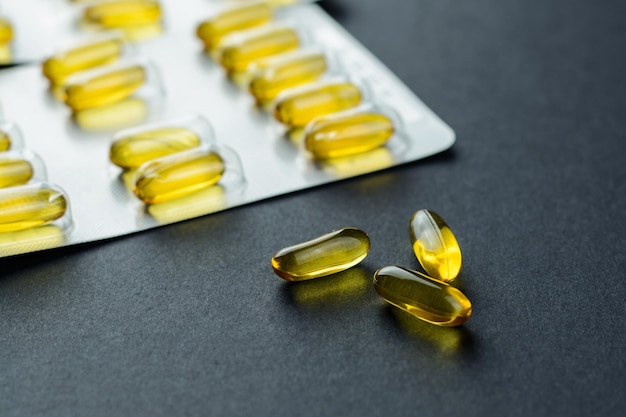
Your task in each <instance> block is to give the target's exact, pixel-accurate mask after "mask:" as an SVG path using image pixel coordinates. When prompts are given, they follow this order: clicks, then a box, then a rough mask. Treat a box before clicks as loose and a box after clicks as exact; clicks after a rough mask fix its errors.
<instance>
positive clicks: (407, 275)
mask: <svg viewBox="0 0 626 417" xmlns="http://www.w3.org/2000/svg"><path fill="white" fill-rule="evenodd" d="M374 288H375V289H376V291H377V292H378V294H380V296H381V297H382V298H383V299H384V300H385V301H387V302H388V303H389V304H392V305H394V306H396V307H399V308H401V309H402V310H404V311H407V312H408V313H411V314H412V315H414V316H415V317H417V318H420V319H422V320H424V321H427V322H429V323H432V324H436V325H439V326H446V327H451V326H459V325H461V324H463V323H465V322H466V321H467V320H468V319H469V318H470V315H471V314H472V303H471V302H470V300H468V298H467V297H466V296H465V295H464V294H463V293H462V292H461V291H459V290H457V289H456V288H454V287H451V286H450V285H448V284H446V283H444V282H441V281H437V280H434V279H432V278H430V277H428V276H426V275H424V274H421V273H419V272H417V271H411V270H409V269H405V268H400V267H397V266H386V267H384V268H381V269H379V270H378V271H376V273H375V274H374Z"/></svg>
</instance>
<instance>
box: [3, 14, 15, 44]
mask: <svg viewBox="0 0 626 417" xmlns="http://www.w3.org/2000/svg"><path fill="white" fill-rule="evenodd" d="M12 40H13V25H11V22H9V21H8V20H6V19H5V18H3V17H0V45H4V44H7V43H9V42H11V41H12Z"/></svg>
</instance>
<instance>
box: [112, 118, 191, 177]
mask: <svg viewBox="0 0 626 417" xmlns="http://www.w3.org/2000/svg"><path fill="white" fill-rule="evenodd" d="M199 145H200V138H199V137H198V135H197V134H196V133H195V132H194V131H192V130H190V129H187V128H184V127H163V128H159V129H152V130H148V131H143V132H139V133H135V134H131V135H130V136H125V137H122V138H119V139H117V140H116V141H115V142H113V143H112V144H111V151H110V153H109V157H110V159H111V162H113V163H114V164H115V165H117V166H119V167H120V168H124V169H133V168H137V167H139V166H140V165H142V164H144V163H145V162H148V161H150V160H153V159H156V158H160V157H163V156H166V155H171V154H173V153H176V152H181V151H185V150H187V149H191V148H195V147H197V146H199Z"/></svg>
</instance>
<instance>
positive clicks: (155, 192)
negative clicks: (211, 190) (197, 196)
mask: <svg viewBox="0 0 626 417" xmlns="http://www.w3.org/2000/svg"><path fill="white" fill-rule="evenodd" d="M225 169H226V168H225V162H224V160H223V159H222V157H221V156H220V155H218V154H217V153H216V152H213V151H207V150H205V149H192V150H189V151H186V152H182V153H178V154H174V155H169V156H165V157H163V158H159V159H155V160H153V161H150V162H147V163H145V164H143V165H142V166H140V167H139V168H138V169H137V172H136V177H135V178H136V180H135V186H134V187H133V192H134V193H135V195H136V196H137V198H139V199H140V200H141V201H143V202H144V203H146V204H154V203H161V202H163V201H168V200H172V199H174V198H178V197H182V196H185V195H188V194H191V193H193V192H194V191H198V190H201V189H203V188H207V187H210V186H211V185H214V184H216V183H217V182H218V181H219V180H220V179H221V178H222V174H223V173H224V170H225Z"/></svg>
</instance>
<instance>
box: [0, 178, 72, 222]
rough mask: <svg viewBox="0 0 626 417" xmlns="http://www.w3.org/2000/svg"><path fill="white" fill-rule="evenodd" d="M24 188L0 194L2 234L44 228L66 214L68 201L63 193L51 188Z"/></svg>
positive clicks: (11, 189)
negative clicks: (43, 226) (38, 227)
mask: <svg viewBox="0 0 626 417" xmlns="http://www.w3.org/2000/svg"><path fill="white" fill-rule="evenodd" d="M22 188H24V187H16V188H10V189H8V190H6V191H8V192H5V193H2V194H0V232H14V231H17V230H24V229H30V228H32V227H37V226H42V225H45V224H49V223H52V222H53V221H55V220H57V219H60V218H61V217H63V215H64V214H65V212H66V210H67V200H66V198H65V196H64V195H63V193H62V192H60V191H58V190H54V189H49V188H43V189H33V188H27V187H26V189H22ZM9 191H10V192H9Z"/></svg>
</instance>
